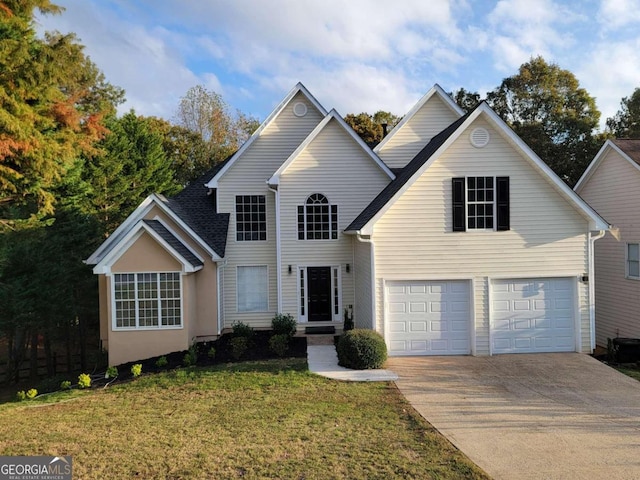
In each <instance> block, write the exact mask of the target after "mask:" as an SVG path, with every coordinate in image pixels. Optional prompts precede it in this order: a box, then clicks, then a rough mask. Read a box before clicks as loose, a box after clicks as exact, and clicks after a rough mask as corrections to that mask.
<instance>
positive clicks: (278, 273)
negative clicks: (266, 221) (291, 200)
mask: <svg viewBox="0 0 640 480" xmlns="http://www.w3.org/2000/svg"><path fill="white" fill-rule="evenodd" d="M267 186H268V188H269V191H270V192H273V193H274V195H275V201H276V204H275V208H276V286H277V288H278V313H282V261H281V258H282V251H281V248H280V194H279V193H278V188H277V187H276V188H273V187H272V186H271V185H269V184H267Z"/></svg>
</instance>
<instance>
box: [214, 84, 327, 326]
mask: <svg viewBox="0 0 640 480" xmlns="http://www.w3.org/2000/svg"><path fill="white" fill-rule="evenodd" d="M297 102H302V103H304V104H305V105H307V113H306V115H305V116H304V117H297V116H295V115H294V113H293V105H295V104H296V103H297ZM321 120H322V115H321V114H320V112H319V111H318V110H317V109H316V108H315V107H314V106H313V105H312V104H311V102H309V100H308V99H307V98H306V97H305V96H304V95H303V94H302V93H298V94H297V95H296V96H294V98H293V99H292V100H291V101H290V102H289V104H288V105H287V106H286V107H285V108H284V110H283V111H282V112H281V113H280V114H279V115H278V117H277V118H275V119H274V120H273V122H272V123H271V124H270V125H269V126H268V127H267V128H265V130H264V131H263V132H262V134H261V136H260V137H259V138H257V139H256V140H255V141H254V142H253V144H252V145H251V146H250V147H249V148H248V149H247V150H246V151H245V152H244V153H243V154H242V156H241V157H240V158H238V159H237V161H236V162H235V163H234V164H233V165H232V166H231V168H230V169H229V170H228V171H227V172H226V173H225V175H224V176H223V177H222V178H221V179H220V181H219V182H218V189H217V195H218V212H221V213H225V212H226V213H231V214H232V218H231V221H230V222H229V232H228V234H227V249H226V252H225V260H226V261H227V264H226V266H225V267H224V284H223V288H224V293H225V295H224V298H223V302H224V303H223V310H224V312H223V316H224V327H226V328H229V327H231V325H232V324H233V323H234V322H237V321H241V322H245V323H247V324H250V325H251V326H252V327H269V326H270V325H271V318H272V317H273V315H274V314H275V313H276V311H275V310H276V308H277V305H278V298H277V279H276V275H277V269H276V216H275V197H274V194H273V192H271V191H269V189H268V187H267V184H266V180H267V179H268V178H270V177H271V175H273V173H274V172H275V171H276V170H277V169H278V168H279V167H280V165H282V163H284V161H285V160H286V159H287V158H288V157H289V156H290V155H291V153H293V151H294V150H295V149H296V148H297V147H298V146H299V145H300V143H302V141H303V140H304V139H305V138H306V137H307V136H308V135H309V133H311V131H312V130H313V129H314V128H315V127H316V125H318V123H320V121H321ZM309 193H311V192H307V195H308V194H309ZM240 194H242V195H264V196H265V197H266V210H267V219H266V221H267V240H266V241H260V242H238V241H236V237H237V232H236V222H235V219H234V218H233V214H234V212H235V200H236V195H240ZM301 201H302V200H301ZM238 265H266V266H267V267H268V271H269V308H270V309H271V310H270V311H269V312H238V308H237V291H236V283H237V279H236V267H237V266H238ZM283 275H284V276H286V275H287V273H286V270H283ZM293 276H295V275H293Z"/></svg>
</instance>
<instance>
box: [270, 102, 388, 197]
mask: <svg viewBox="0 0 640 480" xmlns="http://www.w3.org/2000/svg"><path fill="white" fill-rule="evenodd" d="M332 120H334V121H335V122H337V124H338V125H339V126H340V127H341V128H342V129H343V130H344V131H345V132H346V133H347V134H348V135H349V137H351V139H352V140H353V141H354V142H356V144H357V145H358V146H359V147H360V148H361V149H362V151H363V152H364V153H365V154H366V155H367V156H368V157H369V158H371V160H372V161H373V162H374V163H375V165H377V166H378V168H380V170H382V171H383V172H384V173H385V174H386V175H387V176H388V177H389V178H390V179H391V180H393V179H394V178H395V175H394V174H393V172H392V171H391V170H390V169H389V167H387V166H386V165H385V163H384V162H383V161H382V160H380V158H379V157H378V156H377V155H376V154H375V153H373V151H372V150H371V149H370V148H369V147H368V146H367V144H366V143H364V141H363V140H362V139H361V138H360V137H359V136H358V135H357V134H356V133H355V132H354V131H353V129H352V128H351V127H350V126H349V125H348V124H347V123H346V122H345V121H344V120H343V118H342V117H341V116H340V114H339V113H338V112H337V111H336V110H335V109H333V110H331V112H329V113H328V114H327V115H326V116H325V117H324V119H323V120H322V121H321V122H320V123H319V124H318V126H317V127H316V128H314V129H313V131H312V132H311V133H310V134H309V135H308V136H307V138H306V139H305V140H304V141H303V142H302V143H301V144H300V145H299V146H298V148H296V150H295V151H294V152H293V153H292V154H291V155H290V156H289V158H287V160H286V161H285V162H284V163H283V164H282V165H281V166H280V168H278V170H276V172H275V173H274V174H273V175H272V176H271V178H269V180H268V181H267V183H268V184H269V185H278V183H279V182H280V176H281V175H282V174H283V173H284V172H286V170H287V168H289V166H290V165H291V164H292V163H293V162H294V161H295V160H296V158H297V157H298V156H299V155H300V154H301V153H302V152H303V151H304V149H305V148H307V147H308V146H309V145H310V144H311V143H312V142H313V141H314V140H315V139H316V138H317V137H318V135H319V134H320V133H321V132H322V131H323V130H324V129H325V128H326V127H327V125H329V123H330V122H331V121H332Z"/></svg>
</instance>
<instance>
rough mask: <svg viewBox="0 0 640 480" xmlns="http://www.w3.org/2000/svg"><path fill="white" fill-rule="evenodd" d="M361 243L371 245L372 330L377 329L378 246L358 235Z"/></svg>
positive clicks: (369, 239)
mask: <svg viewBox="0 0 640 480" xmlns="http://www.w3.org/2000/svg"><path fill="white" fill-rule="evenodd" d="M356 238H357V239H358V241H359V242H362V243H368V244H370V245H371V329H372V330H375V329H376V325H377V322H376V244H375V243H373V240H372V239H371V237H369V238H362V235H361V234H359V233H358V234H356Z"/></svg>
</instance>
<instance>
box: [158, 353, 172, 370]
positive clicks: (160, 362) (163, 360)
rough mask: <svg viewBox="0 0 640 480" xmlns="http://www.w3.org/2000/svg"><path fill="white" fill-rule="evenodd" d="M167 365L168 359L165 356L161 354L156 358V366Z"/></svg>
mask: <svg viewBox="0 0 640 480" xmlns="http://www.w3.org/2000/svg"><path fill="white" fill-rule="evenodd" d="M167 365H169V361H168V360H167V357H165V356H162V357H160V358H158V359H157V360H156V367H158V368H162V367H166V366H167Z"/></svg>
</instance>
